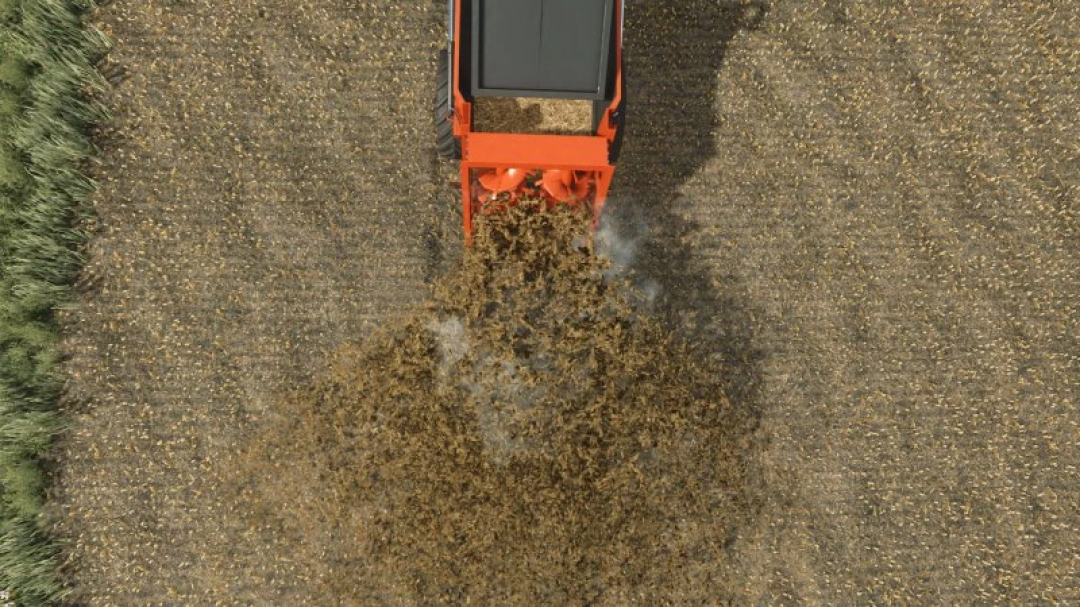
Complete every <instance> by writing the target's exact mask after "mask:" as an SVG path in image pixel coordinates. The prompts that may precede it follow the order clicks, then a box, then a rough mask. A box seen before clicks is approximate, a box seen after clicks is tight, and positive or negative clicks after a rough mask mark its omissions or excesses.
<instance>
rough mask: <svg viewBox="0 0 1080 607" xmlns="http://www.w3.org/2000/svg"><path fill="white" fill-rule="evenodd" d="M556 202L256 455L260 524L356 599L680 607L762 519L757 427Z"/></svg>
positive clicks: (295, 415)
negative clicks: (751, 461)
mask: <svg viewBox="0 0 1080 607" xmlns="http://www.w3.org/2000/svg"><path fill="white" fill-rule="evenodd" d="M542 204H544V203H540V202H526V203H524V204H522V205H521V206H519V207H517V208H515V209H513V210H511V211H510V212H509V213H505V214H499V215H491V216H486V217H480V219H479V221H478V225H477V231H476V244H475V245H474V247H473V248H471V249H470V250H469V251H468V252H467V254H466V259H465V261H464V264H463V266H462V267H461V268H460V269H459V270H458V271H456V272H453V273H451V275H449V276H447V277H446V278H445V279H444V280H442V281H441V282H440V283H439V284H438V285H436V290H435V294H434V296H433V298H432V300H431V301H430V302H429V303H428V304H427V305H426V306H425V307H424V308H423V309H422V310H421V311H419V312H416V313H413V314H411V315H409V316H407V317H405V318H403V319H402V320H401V321H400V322H398V323H396V324H393V325H391V326H389V327H388V328H386V329H385V330H384V331H382V332H381V333H379V334H378V335H377V336H376V337H375V338H374V339H373V340H372V341H370V342H368V343H366V344H364V345H361V346H358V347H355V348H349V349H345V350H342V351H341V352H340V353H339V354H338V356H337V360H336V363H335V364H334V365H333V366H332V369H331V371H330V372H329V373H327V374H326V375H325V376H323V377H321V378H319V379H318V380H317V381H316V382H315V383H314V384H313V385H311V386H308V387H303V388H300V389H298V390H295V391H294V393H293V394H292V395H291V397H290V398H287V399H285V400H284V401H283V402H282V403H281V406H282V407H284V408H285V411H284V412H283V413H284V414H285V415H284V416H283V417H285V418H287V419H288V420H289V421H287V422H285V423H284V424H283V425H282V426H280V427H278V428H275V429H274V430H272V431H271V432H270V434H269V435H267V436H263V437H261V438H259V439H258V440H256V441H255V442H254V443H252V445H250V446H249V447H248V452H247V454H246V456H247V458H248V461H249V462H250V465H251V467H252V473H250V474H245V475H242V477H243V478H245V479H247V480H246V481H245V483H246V484H245V486H244V488H243V489H242V492H244V493H245V494H246V495H247V499H249V500H250V503H252V504H254V505H255V506H254V508H253V512H254V513H255V514H254V515H253V517H254V519H255V520H254V521H253V522H254V523H256V526H258V527H262V528H280V529H282V530H283V531H282V534H283V535H282V537H283V540H282V541H285V542H289V541H292V542H295V543H296V544H297V546H298V549H299V550H303V549H304V546H306V547H307V549H309V550H311V553H310V554H309V555H308V557H309V558H315V559H318V558H323V559H326V560H327V562H326V563H325V565H326V572H327V573H326V576H325V579H324V583H326V584H332V585H334V588H333V589H332V591H333V592H334V594H335V595H337V596H339V597H347V600H355V601H364V600H383V601H386V600H389V601H390V602H395V601H398V600H406V601H417V602H419V603H421V604H431V603H433V602H439V601H450V602H452V603H455V604H461V603H463V602H468V601H471V602H472V603H474V604H496V603H500V604H507V603H510V604H588V603H593V602H595V601H602V602H604V603H607V604H625V603H626V602H627V601H629V600H630V599H631V598H632V597H638V598H640V597H643V596H644V597H652V598H653V599H660V598H662V597H669V598H670V597H671V596H674V592H675V591H676V589H678V588H681V587H684V586H685V585H686V580H687V579H688V577H687V576H690V577H693V576H694V575H695V573H696V572H700V571H702V570H707V569H708V568H709V567H712V566H713V565H712V562H713V561H714V560H715V559H716V558H718V555H719V553H720V551H721V550H722V548H723V547H724V545H725V543H726V542H727V541H728V539H729V536H730V534H731V533H732V531H733V527H734V525H735V523H736V522H737V521H738V520H739V516H740V512H742V511H743V510H745V508H746V505H747V504H746V499H747V498H746V496H745V495H744V494H743V492H742V489H741V487H742V486H743V482H742V481H743V479H742V470H743V469H744V466H743V463H742V460H741V457H742V454H743V453H744V452H745V449H746V446H747V444H746V442H747V437H748V436H749V433H748V428H749V424H750V420H749V416H747V415H745V414H744V413H743V412H741V411H740V410H739V409H738V408H736V407H733V406H732V405H731V404H730V403H729V402H728V400H727V399H726V398H725V397H724V396H723V394H721V392H720V390H719V387H718V385H717V383H718V382H717V381H716V380H715V379H714V373H713V372H712V371H711V370H710V369H707V368H704V367H703V366H702V365H700V364H698V363H697V362H695V361H696V360H697V358H696V357H695V355H694V352H693V349H692V348H691V347H690V346H688V345H685V344H681V343H677V342H676V341H674V340H673V339H671V338H670V337H669V335H668V333H667V332H666V331H665V329H664V328H663V327H661V326H660V324H659V323H657V322H656V321H654V320H652V319H650V318H649V317H648V316H646V315H644V314H642V313H641V310H640V309H639V308H638V307H637V306H635V305H634V304H633V303H631V300H630V298H628V297H626V295H625V294H626V293H627V287H624V286H622V285H621V284H620V283H618V282H616V281H614V280H612V279H611V278H610V274H609V273H606V272H604V270H605V267H606V266H607V264H606V262H604V261H603V260H602V259H601V258H599V257H598V256H596V255H594V254H592V253H591V252H590V251H588V250H587V246H586V245H585V244H584V243H585V239H584V238H582V237H581V236H580V235H581V234H583V233H585V232H586V231H587V228H586V226H587V218H586V217H585V216H584V215H583V214H582V213H580V212H577V211H572V210H570V209H569V208H568V207H560V208H557V209H554V210H551V211H543V210H540V209H536V208H535V207H537V206H540V205H542ZM606 275H607V276H608V277H605V276H606ZM289 538H292V539H291V540H290V539H289ZM327 555H333V557H332V558H330V557H328V556H327ZM703 590H706V591H707V592H708V593H716V592H718V591H719V589H718V588H716V587H715V586H714V587H712V588H709V587H708V585H704V586H703ZM714 596H715V594H714ZM702 598H707V597H705V595H703V596H702Z"/></svg>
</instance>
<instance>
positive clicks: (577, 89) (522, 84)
mask: <svg viewBox="0 0 1080 607" xmlns="http://www.w3.org/2000/svg"><path fill="white" fill-rule="evenodd" d="M613 9H614V6H613V0H474V3H473V66H474V69H473V93H474V94H479V95H504V96H530V95H533V96H541V97H542V96H560V97H577V98H582V99H600V98H602V97H603V94H604V83H605V81H606V76H607V70H608V69H614V68H611V67H609V66H608V65H607V63H608V57H609V53H608V48H609V45H610V44H611V33H612V29H613V28H612V27H611V20H612V18H613V13H614V10H613Z"/></svg>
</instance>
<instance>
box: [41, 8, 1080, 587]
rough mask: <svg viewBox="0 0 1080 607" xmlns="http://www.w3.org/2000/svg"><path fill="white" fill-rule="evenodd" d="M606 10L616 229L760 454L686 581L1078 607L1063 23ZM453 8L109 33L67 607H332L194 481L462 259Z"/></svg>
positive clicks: (218, 494) (820, 12)
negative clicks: (111, 83)
mask: <svg viewBox="0 0 1080 607" xmlns="http://www.w3.org/2000/svg"><path fill="white" fill-rule="evenodd" d="M630 4H631V6H630V11H631V12H630V13H629V14H628V15H627V25H628V27H627V51H628V61H627V63H628V68H629V70H630V78H631V80H630V83H629V90H630V92H631V95H630V106H629V112H628V114H629V116H630V120H629V125H630V131H629V133H628V137H627V140H626V146H625V148H624V152H623V156H622V159H621V161H620V172H619V175H618V176H617V179H616V183H615V189H614V195H615V200H614V201H613V204H612V206H611V208H612V210H614V211H616V212H619V213H625V214H626V215H627V216H628V217H630V218H632V219H635V218H636V219H640V220H641V223H643V224H647V227H648V232H647V235H646V236H645V237H643V239H642V242H641V246H640V247H639V253H640V255H639V261H640V262H641V263H642V264H643V265H644V266H647V267H648V269H650V270H651V272H649V274H650V275H651V276H652V277H653V279H654V280H655V281H656V286H657V287H658V288H657V292H658V293H659V296H658V300H657V310H658V313H661V315H662V316H663V317H664V318H665V319H667V320H670V321H674V322H672V323H671V324H672V326H673V328H675V329H676V330H680V331H682V332H684V333H694V332H698V333H700V335H702V336H705V337H708V338H709V339H710V340H712V342H711V343H709V344H707V345H706V348H707V349H714V350H715V351H714V352H712V353H711V354H709V360H721V361H724V362H725V363H726V365H727V366H726V367H725V366H723V365H721V366H720V367H719V368H720V369H721V372H722V373H727V371H724V370H723V369H725V368H730V369H735V370H736V371H737V372H736V373H733V374H732V375H731V376H730V377H728V378H725V385H729V384H730V388H729V389H728V394H729V395H730V396H731V398H732V404H733V406H737V407H741V408H746V410H754V411H757V412H758V413H759V414H760V419H761V421H760V431H761V433H762V435H763V436H764V439H763V440H762V442H761V445H760V452H758V453H757V454H756V455H754V456H752V457H751V458H750V460H749V461H748V463H747V466H748V471H749V472H748V474H747V476H746V479H745V480H747V481H749V483H750V485H753V486H759V488H760V489H761V498H759V497H753V500H754V503H755V504H757V505H758V506H759V507H758V508H756V509H754V510H752V511H751V513H750V516H748V517H746V518H744V519H740V520H739V521H738V524H737V525H735V526H734V527H733V533H734V536H733V541H731V542H730V544H728V545H727V547H726V548H725V550H724V552H723V558H719V559H716V560H715V561H713V562H712V563H711V565H710V566H709V567H704V568H703V569H702V572H703V573H702V574H703V576H704V577H702V578H700V579H705V577H710V576H711V577H712V578H714V579H719V580H722V582H721V583H722V587H723V588H725V589H726V591H727V592H728V593H730V594H729V596H731V597H733V598H734V599H735V600H736V602H739V603H781V602H789V601H790V602H795V601H804V602H819V603H823V604H839V603H845V602H857V601H867V602H880V603H886V602H894V603H927V602H936V603H942V604H949V603H957V602H966V601H971V600H980V601H987V602H989V601H1006V602H1017V603H1030V602H1039V601H1042V602H1045V603H1063V604H1067V603H1069V602H1076V601H1077V600H1080V587H1078V585H1077V582H1076V580H1078V579H1080V554H1078V552H1077V550H1076V546H1077V545H1078V544H1080V513H1078V512H1077V510H1076V508H1075V504H1076V503H1080V483H1077V481H1076V479H1077V478H1078V477H1080V475H1078V471H1077V468H1076V462H1077V461H1080V451H1078V450H1080V440H1078V436H1080V434H1078V433H1080V429H1078V427H1077V419H1078V417H1080V413H1078V412H1077V403H1078V402H1080V395H1078V393H1077V384H1076V378H1077V377H1078V376H1080V354H1078V352H1080V341H1078V337H1077V335H1080V331H1078V329H1077V318H1078V313H1080V311H1078V309H1077V302H1078V301H1080V276H1078V274H1077V272H1078V269H1080V250H1078V244H1077V243H1078V242H1080V239H1078V235H1080V232H1078V223H1077V222H1078V212H1080V211H1078V204H1080V203H1078V202H1077V198H1076V196H1077V192H1078V191H1080V175H1078V173H1077V167H1076V165H1075V162H1072V160H1073V159H1075V158H1077V157H1080V149H1078V148H1077V144H1076V142H1077V141H1080V132H1078V130H1077V129H1078V122H1077V121H1076V119H1075V108H1076V107H1077V105H1078V99H1077V91H1078V87H1077V86H1076V73H1077V65H1078V64H1080V59H1078V57H1077V52H1078V51H1077V49H1080V44H1077V40H1076V32H1078V31H1080V15H1078V14H1077V8H1076V6H1075V4H1074V3H1052V2H1051V3H1046V2H991V1H983V2H967V3H951V2H950V3H947V4H946V5H942V4H941V3H939V2H929V1H913V2H906V3H893V4H890V5H888V6H882V7H876V6H873V5H869V4H866V3H854V2H829V3H805V2H795V1H787V0H785V1H778V2H773V3H771V5H769V6H767V7H766V8H768V9H769V10H768V11H767V15H766V16H765V18H764V20H763V21H762V22H761V23H760V24H758V25H759V26H760V27H758V28H757V29H756V31H742V32H740V31H738V29H739V27H740V26H739V23H738V21H739V19H738V18H737V17H736V16H735V14H736V11H735V10H734V9H732V6H741V5H743V4H747V3H741V2H740V3H735V2H732V3H718V2H704V1H701V2H698V1H693V0H687V1H685V2H675V1H673V0H669V1H657V2H645V3H630ZM751 4H757V5H759V6H766V5H764V4H763V3H751ZM729 5H730V6H729ZM444 8H445V7H444V6H443V5H442V3H424V4H416V5H406V4H405V3H397V2H385V3H357V2H328V3H320V4H318V5H312V6H305V7H296V6H293V4H291V3H276V2H275V3H262V4H261V5H256V4H255V3H247V2H242V1H233V2H224V3H216V4H214V5H213V6H210V5H209V3H205V2H168V3H166V2H148V3H134V2H130V3H128V2H123V1H122V0H116V1H115V2H113V3H112V4H111V5H110V6H109V7H108V9H107V11H105V13H104V14H103V19H104V21H105V23H106V25H107V26H108V27H109V29H110V30H111V31H112V32H113V34H114V35H115V36H116V37H117V38H118V39H119V40H118V42H119V44H118V50H117V52H116V53H115V58H116V60H117V61H119V62H122V63H126V64H127V65H128V69H129V73H130V79H129V80H128V81H127V82H125V83H123V84H121V85H120V86H119V87H118V88H117V91H116V92H115V93H114V94H113V95H112V97H113V98H112V99H110V102H111V103H112V105H113V106H114V107H116V108H117V109H118V110H119V115H120V117H119V121H118V127H117V131H118V132H116V133H114V134H113V137H114V138H115V140H114V141H112V142H111V144H110V146H109V147H108V148H107V149H108V150H109V151H108V153H107V155H106V157H105V159H104V166H103V167H102V168H101V174H102V175H103V189H102V192H101V194H100V195H99V197H98V199H99V200H98V210H99V213H100V215H101V230H100V233H99V235H98V237H97V238H96V240H95V242H94V244H93V245H92V249H91V254H92V262H91V265H90V274H89V276H90V277H93V276H95V275H96V276H100V279H99V280H98V283H97V284H98V286H97V291H96V293H94V294H93V295H88V296H87V298H86V301H85V302H84V304H83V307H82V309H81V310H80V311H79V312H78V314H77V315H76V316H75V318H74V319H73V320H74V324H73V330H72V336H71V338H70V339H69V340H68V341H69V345H70V349H71V352H72V358H71V362H70V363H69V368H70V370H71V371H72V373H73V375H74V380H73V382H72V395H73V396H74V397H76V398H82V399H85V401H86V402H87V403H88V406H87V407H86V408H85V409H82V410H81V411H80V412H79V413H78V416H77V418H76V420H77V426H76V428H75V430H74V431H73V432H72V434H71V436H70V437H69V439H68V440H67V442H66V443H65V448H64V450H63V451H62V453H61V455H62V460H61V461H62V463H63V469H62V470H63V474H62V482H61V485H60V493H59V496H58V497H59V499H58V502H57V503H58V508H59V511H60V512H61V514H62V515H63V518H62V523H63V524H62V526H61V528H62V530H64V531H65V532H66V533H67V534H68V535H69V536H70V537H72V538H73V539H74V541H75V544H74V546H73V548H72V550H71V556H72V561H71V568H72V573H73V577H74V579H75V580H76V582H77V583H78V584H79V587H80V589H81V590H83V592H84V594H85V595H86V596H87V597H89V599H90V602H91V603H99V604H110V603H116V604H131V603H139V604H148V603H155V602H156V603H167V602H170V601H171V602H184V601H186V602H205V603H230V602H239V603H243V602H247V603H260V602H261V603H267V602H270V603H278V604H282V603H286V602H288V603H290V604H293V603H295V604H303V603H304V602H305V601H314V599H312V597H313V596H314V595H312V594H311V589H312V588H323V589H329V588H330V586H328V585H327V583H326V580H325V579H321V578H319V576H320V575H324V573H325V572H326V571H333V570H336V569H334V568H333V567H327V566H324V565H325V562H326V558H327V556H328V554H327V553H320V551H321V550H323V546H324V545H325V546H333V545H334V541H337V540H335V538H334V537H332V533H330V531H327V533H328V534H329V535H325V536H311V537H306V538H305V537H304V536H303V534H299V535H297V534H296V527H295V526H294V527H289V525H290V524H293V525H295V521H293V523H290V522H289V521H288V520H280V518H279V519H275V518H274V517H272V516H267V517H266V518H264V519H261V520H263V521H264V524H263V526H258V525H256V526H255V527H254V528H252V526H251V525H250V522H251V521H250V519H245V518H244V517H242V516H239V514H237V513H238V512H244V511H246V508H247V507H248V505H249V504H250V503H249V502H245V501H243V500H242V499H239V498H238V496H237V494H236V493H235V492H232V491H231V489H229V488H230V487H234V485H233V484H232V483H231V481H232V480H235V479H228V478H224V477H221V476H219V472H217V471H221V470H230V469H236V467H237V466H240V465H245V466H250V465H251V464H252V462H251V461H250V458H248V457H247V456H246V455H245V457H244V458H240V457H239V456H238V455H237V453H236V450H237V448H238V446H239V445H242V444H244V443H245V441H247V440H251V439H253V438H255V437H258V436H262V435H264V434H263V433H265V432H266V431H268V429H272V428H281V427H288V419H287V416H284V417H283V416H281V414H280V412H278V411H277V410H275V408H274V407H273V403H275V402H277V399H278V398H279V397H280V396H281V395H283V394H288V393H289V390H288V388H290V387H296V386H302V385H306V384H307V382H310V381H311V380H310V378H311V377H312V376H313V375H314V374H315V373H316V372H319V371H323V370H324V367H325V361H326V360H327V359H328V358H329V357H330V356H331V352H332V351H333V348H334V347H335V346H336V345H337V344H341V343H349V342H358V341H360V338H361V337H362V336H363V335H366V334H368V333H370V331H371V328H372V327H374V326H376V325H377V324H379V323H380V322H382V321H384V320H385V319H386V318H388V317H389V316H391V313H390V310H396V309H398V308H401V307H405V306H412V305H415V304H419V303H420V302H421V301H422V300H423V292H424V289H423V288H422V285H423V283H424V280H425V278H429V277H430V276H432V275H433V274H434V272H433V268H435V267H437V266H438V265H439V264H438V262H439V260H437V259H436V260H432V259H431V258H430V254H431V253H432V252H434V253H438V254H439V255H442V256H445V257H452V256H453V251H454V250H455V247H454V245H453V243H456V242H458V240H457V238H459V236H455V235H454V233H453V232H452V230H453V227H452V226H454V225H455V224H456V223H457V221H458V219H459V218H454V217H453V215H452V213H451V212H449V211H447V210H446V209H447V206H446V205H445V199H443V198H439V197H438V195H440V194H447V193H451V192H452V188H449V187H446V186H444V185H443V184H441V183H435V182H434V180H441V179H442V178H444V177H445V176H446V175H447V174H448V172H447V171H446V167H442V166H440V165H438V164H437V163H436V162H435V161H434V159H433V156H432V155H431V151H430V138H429V132H428V128H427V125H428V112H429V106H430V91H431V73H432V72H431V71H432V70H433V67H434V56H435V51H436V48H437V43H438V40H439V35H440V33H441V32H440V30H441V28H440V25H439V20H440V19H441V18H442V15H443V9H444ZM395 79H396V80H395ZM391 99H392V100H393V103H391V102H389V101H388V100H391ZM417 175H424V176H426V178H427V179H429V180H432V181H428V182H425V181H423V179H421V180H420V181H419V182H418V181H417V179H416V176H417ZM418 218H420V221H418ZM432 218H439V220H438V222H436V221H435V220H434V219H432ZM426 221H430V222H431V223H429V224H425V222H426ZM433 230H434V232H433ZM438 230H443V231H444V232H445V233H439V232H438ZM432 233H433V234H434V235H430V234H432ZM446 243H450V245H449V246H440V245H442V244H446ZM443 320H446V319H443ZM680 327H682V328H680ZM420 328H422V327H418V328H417V330H419V329H420ZM437 329H438V330H439V331H442V332H443V333H444V334H449V335H454V334H455V331H456V328H455V326H454V325H453V324H452V323H451V324H439V325H437ZM384 343H385V342H384ZM313 353H318V354H315V355H313ZM343 356H344V355H343ZM429 356H430V353H429ZM340 360H342V361H345V363H346V367H345V368H347V363H348V360H350V359H348V358H342V359H340ZM353 360H355V357H354V358H353ZM421 360H428V361H429V362H430V361H431V359H423V358H422V357H421ZM436 366H437V363H436ZM338 368H341V367H340V366H339V367H338ZM743 376H747V377H745V378H743ZM331 377H333V376H331ZM740 378H742V379H740ZM332 384H333V381H332V379H324V380H322V383H321V384H319V385H320V386H323V387H326V386H331V385H332ZM747 386H750V387H749V388H748V387H747ZM303 402H304V401H303V400H302V399H301V400H299V401H298V403H300V404H302V403H303ZM310 404H311V403H309V405H310ZM316 419H317V418H316ZM498 419H499V418H498V417H496V418H495V420H496V423H494V424H493V425H489V429H494V430H499V429H500V428H501V427H502V426H500V424H499V423H498V422H497V420H498ZM496 435H497V436H498V432H496ZM406 436H407V435H406ZM335 440H336V439H335ZM506 440H508V441H510V443H509V444H510V445H511V446H513V445H515V444H517V443H514V442H513V440H515V439H510V438H507V439H506ZM511 452H512V450H511ZM240 459H243V461H239V460H240ZM311 461H317V460H311ZM403 490H404V489H403ZM755 491H757V490H755ZM401 495H403V494H398V496H399V497H400V496H401ZM512 495H517V494H511V495H509V496H507V497H506V499H507V500H510V499H511V497H512ZM755 495H757V494H756V493H755ZM391 497H393V496H391ZM525 497H528V496H524V497H523V499H524V498H525ZM305 499H310V500H311V503H313V504H314V503H322V504H326V503H328V502H327V500H326V496H325V495H322V496H320V495H317V494H316V495H313V496H310V498H309V497H306V496H303V495H297V496H293V500H294V502H295V503H296V504H301V505H302V504H303V503H304V500H305ZM509 503H513V502H512V501H508V502H501V504H502V505H503V506H505V505H506V504H509ZM498 505H499V504H496V506H498ZM646 506H647V504H646ZM661 507H665V506H663V505H661ZM293 508H294V510H295V509H296V505H294V506H293ZM654 512H655V511H654ZM375 514H377V512H375ZM375 514H373V513H372V511H370V510H364V509H358V510H356V511H355V516H356V517H358V518H359V519H360V522H363V520H364V519H363V517H371V516H375ZM360 522H346V524H348V525H352V524H354V523H355V524H359V523H360ZM547 523H548V524H551V521H548V522H547ZM391 528H392V527H391ZM429 528H430V527H429ZM326 529H332V528H330V527H327V528H326ZM600 529H601V530H603V529H604V528H603V527H600ZM607 529H609V530H610V529H611V528H607ZM434 536H435V537H439V536H438V534H434ZM280 537H286V538H288V537H292V538H293V540H292V541H306V542H307V544H306V547H304V548H303V549H302V550H299V551H297V552H295V553H288V552H287V551H282V552H279V551H276V550H268V549H267V547H268V546H273V545H274V544H273V541H274V538H280ZM555 537H556V539H558V538H559V537H560V536H558V535H557V534H556V535H555ZM599 537H605V536H604V535H603V534H601V535H600V536H599ZM606 537H613V535H610V534H609V535H607V536H606ZM433 541H434V540H433ZM288 545H290V546H296V545H297V544H295V543H291V544H288ZM434 545H435V546H438V545H439V544H438V543H437V542H436V543H435V544H434ZM392 546H393V544H391V547H392ZM399 546H400V544H399ZM391 552H392V551H391ZM396 554H397V557H395V558H403V557H404V556H406V555H407V554H408V553H407V552H402V551H401V550H400V548H398V552H397V553H396ZM437 554H438V553H436V555H437ZM311 563H320V565H319V566H318V567H314V566H311V565H310V564H311ZM430 563H431V565H432V567H433V568H435V569H433V570H436V569H437V568H438V567H446V568H449V567H450V565H447V564H445V563H446V561H445V560H444V559H441V557H439V556H435V557H433V559H432V560H431V561H430ZM350 566H353V564H352V563H341V564H340V567H342V568H346V569H347V568H348V567H350ZM522 566H524V565H522ZM596 567H597V568H596V569H594V570H596V571H603V570H604V569H603V567H600V566H599V565H597V566H596ZM444 570H445V569H444ZM718 588H719V586H716V585H709V584H703V583H697V582H695V581H694V580H688V581H685V582H684V584H683V586H682V589H681V590H682V591H683V592H684V593H685V594H683V595H678V594H675V595H673V598H672V600H673V601H675V602H679V600H680V597H683V598H687V597H694V596H701V595H703V594H708V593H709V592H711V591H716V590H717V589H718ZM347 590H348V589H342V590H341V592H346V591H347ZM439 591H442V589H433V590H431V592H433V593H437V592H439ZM328 592H332V589H331V590H328ZM386 592H388V593H389V594H387V595H386V596H388V597H391V598H394V597H395V596H397V597H405V596H411V595H409V594H408V592H411V590H409V588H408V587H405V586H402V587H400V588H398V589H397V590H394V589H391V590H388V591H386ZM394 592H401V593H402V594H397V595H395V594H394ZM340 596H348V595H347V594H342V595H340Z"/></svg>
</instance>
